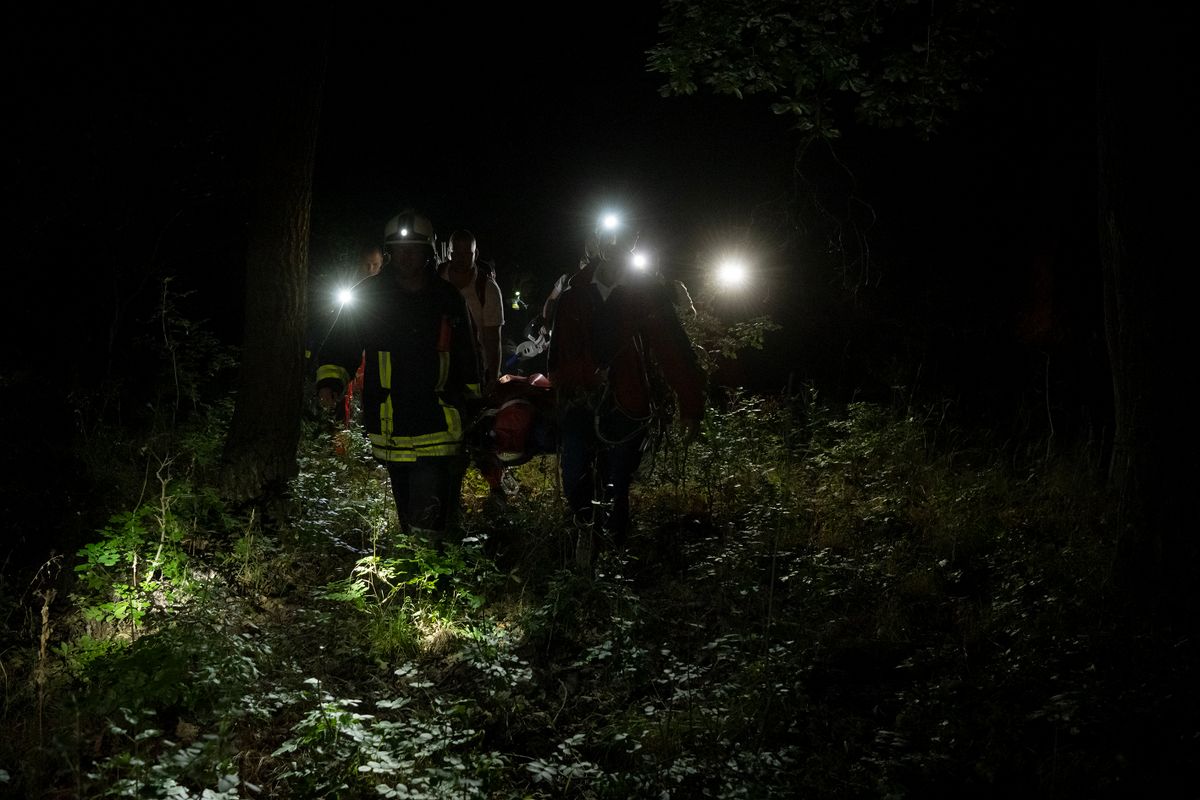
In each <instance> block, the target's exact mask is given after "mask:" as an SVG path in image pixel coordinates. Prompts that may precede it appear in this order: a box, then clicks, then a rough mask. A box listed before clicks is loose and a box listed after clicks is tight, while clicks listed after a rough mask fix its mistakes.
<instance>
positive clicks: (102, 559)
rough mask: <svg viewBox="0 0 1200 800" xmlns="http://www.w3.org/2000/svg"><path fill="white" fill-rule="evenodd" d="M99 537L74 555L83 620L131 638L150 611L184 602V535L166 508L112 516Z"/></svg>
mask: <svg viewBox="0 0 1200 800" xmlns="http://www.w3.org/2000/svg"><path fill="white" fill-rule="evenodd" d="M99 536H100V538H99V539H98V540H97V541H94V542H90V543H88V544H86V545H84V546H83V548H82V549H81V550H80V551H79V552H78V554H77V555H78V556H79V557H80V558H81V559H82V562H81V563H79V564H78V565H77V566H76V567H75V571H76V572H77V573H78V575H79V578H80V583H79V585H80V587H81V589H82V590H83V593H82V594H80V595H79V596H78V602H80V603H81V605H82V611H83V616H84V618H85V619H87V620H90V621H92V622H98V623H102V624H108V625H112V626H114V627H116V628H117V629H126V628H127V629H128V630H129V632H136V630H137V628H138V627H139V626H140V625H141V624H142V623H143V621H144V620H145V617H146V615H147V614H148V613H149V612H150V611H151V610H152V609H153V608H155V607H158V608H168V607H171V606H173V605H176V604H177V603H180V602H182V601H184V600H185V599H187V597H188V595H189V589H190V584H191V581H190V576H189V572H188V558H187V554H186V553H185V551H184V550H183V547H182V543H183V538H184V529H183V528H182V527H181V526H180V525H179V524H178V520H177V519H176V518H175V517H174V516H173V515H172V514H171V513H170V511H169V507H167V506H160V507H158V508H155V507H153V506H148V505H145V506H140V507H138V508H137V509H135V510H133V511H130V512H123V513H120V514H116V515H114V516H113V517H112V518H110V519H109V524H108V525H107V526H105V527H104V528H103V529H101V530H100V531H99Z"/></svg>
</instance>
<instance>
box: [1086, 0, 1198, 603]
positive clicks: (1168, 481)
mask: <svg viewBox="0 0 1200 800" xmlns="http://www.w3.org/2000/svg"><path fill="white" fill-rule="evenodd" d="M1103 8H1104V10H1103V11H1102V12H1101V15H1100V16H1101V20H1102V22H1101V29H1100V37H1099V41H1100V46H1099V50H1098V70H1097V71H1098V82H1097V100H1098V103H1097V111H1098V137H1099V139H1098V146H1099V176H1100V179H1099V192H1100V197H1099V201H1100V202H1099V212H1100V220H1099V221H1100V252H1101V262H1102V269H1103V272H1104V296H1105V327H1106V334H1107V340H1108V352H1109V357H1110V360H1111V366H1112V377H1113V401H1114V402H1113V406H1114V412H1115V418H1114V440H1113V455H1112V461H1111V464H1110V469H1109V480H1110V484H1111V486H1112V488H1113V489H1114V491H1115V492H1116V493H1117V497H1118V499H1119V514H1118V519H1117V522H1118V524H1119V525H1120V531H1119V533H1120V536H1121V544H1122V547H1121V557H1120V561H1119V563H1118V570H1119V573H1120V575H1121V577H1123V578H1125V579H1127V580H1126V583H1127V586H1128V587H1129V588H1130V589H1132V590H1136V591H1139V592H1143V593H1144V592H1145V590H1146V589H1150V588H1153V589H1155V590H1158V589H1168V590H1170V589H1181V588H1186V587H1187V586H1188V585H1189V584H1190V583H1191V575H1190V572H1191V568H1192V566H1193V565H1194V564H1195V554H1196V546H1195V532H1194V531H1192V530H1190V529H1189V526H1191V525H1194V523H1195V514H1194V509H1195V502H1194V500H1193V499H1192V498H1194V496H1195V490H1194V489H1193V488H1192V487H1190V486H1187V485H1186V483H1187V481H1186V479H1185V476H1186V475H1187V474H1188V473H1189V472H1190V463H1189V462H1190V460H1191V457H1192V452H1193V451H1192V449H1191V448H1190V447H1189V446H1188V443H1189V442H1190V441H1191V438H1192V435H1191V434H1189V432H1188V431H1189V429H1190V428H1191V425H1192V423H1191V422H1190V421H1189V419H1188V417H1190V416H1192V415H1190V414H1187V413H1186V411H1185V409H1184V406H1183V402H1182V398H1183V396H1184V392H1183V391H1182V389H1183V385H1182V381H1184V379H1185V377H1184V376H1185V373H1187V372H1190V370H1189V369H1188V368H1187V367H1186V366H1185V365H1186V363H1187V362H1188V361H1192V360H1194V354H1184V353H1183V348H1182V347H1181V346H1180V343H1181V337H1180V335H1179V331H1180V329H1181V327H1182V326H1181V324H1180V319H1181V315H1183V314H1184V313H1185V311H1184V301H1183V299H1182V298H1183V297H1184V296H1185V292H1184V291H1183V286H1182V285H1181V283H1180V282H1181V280H1182V279H1183V278H1184V275H1182V274H1181V271H1180V266H1181V258H1182V253H1181V252H1180V250H1179V249H1177V245H1178V243H1179V241H1180V239H1179V237H1180V231H1181V225H1182V224H1183V222H1184V221H1183V220H1182V219H1181V209H1182V208H1183V207H1185V206H1189V207H1190V206H1194V204H1193V203H1191V202H1184V203H1181V202H1180V201H1179V200H1177V199H1176V193H1175V191H1172V190H1171V189H1170V183H1171V181H1172V180H1173V179H1174V178H1175V176H1177V175H1178V174H1179V173H1180V169H1181V161H1182V158H1183V153H1184V150H1183V149H1182V148H1180V147H1179V145H1180V144H1181V142H1180V138H1179V137H1180V135H1181V134H1180V133H1178V132H1179V131H1182V130H1185V126H1184V125H1183V123H1182V120H1181V119H1180V114H1181V111H1180V110H1181V109H1183V108H1184V107H1185V105H1186V104H1185V103H1184V102H1183V95H1182V94H1180V95H1176V94H1175V93H1174V92H1175V90H1176V89H1177V88H1178V87H1179V84H1180V80H1179V77H1178V76H1179V75H1180V74H1181V72H1180V71H1181V69H1182V63H1177V62H1176V57H1177V56H1178V54H1179V51H1177V50H1175V48H1174V47H1173V42H1172V36H1173V35H1174V36H1177V35H1178V30H1179V29H1180V28H1181V27H1182V26H1179V27H1175V26H1172V25H1171V23H1170V22H1169V21H1168V20H1165V19H1156V18H1155V16H1154V14H1155V12H1154V11H1153V10H1152V9H1148V8H1146V7H1141V6H1139V7H1138V8H1136V9H1134V8H1128V7H1126V4H1125V3H1123V2H1112V3H1108V4H1105V5H1104V7H1103ZM1106 12H1107V13H1106ZM1173 28H1174V30H1175V31H1176V32H1175V33H1174V34H1173V33H1172V30H1173ZM1182 188H1184V190H1185V191H1187V190H1188V189H1189V188H1190V187H1186V186H1185V187H1182ZM1185 269H1186V271H1187V272H1192V271H1194V270H1193V267H1192V265H1191V264H1188V265H1187V267H1186V268H1185ZM1180 359H1182V360H1180ZM1188 382H1190V379H1188ZM1185 464H1186V465H1187V466H1185ZM1188 512H1191V513H1188ZM1154 593H1155V594H1158V592H1157V591H1155V592H1154Z"/></svg>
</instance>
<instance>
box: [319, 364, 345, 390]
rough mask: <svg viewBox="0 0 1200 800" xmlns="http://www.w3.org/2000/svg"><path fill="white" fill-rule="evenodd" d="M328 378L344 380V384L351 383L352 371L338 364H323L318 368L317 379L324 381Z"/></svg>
mask: <svg viewBox="0 0 1200 800" xmlns="http://www.w3.org/2000/svg"><path fill="white" fill-rule="evenodd" d="M326 378H335V379H337V380H339V381H341V382H342V386H349V385H350V373H349V372H346V370H344V369H342V368H341V367H339V366H338V365H337V364H322V365H321V366H320V367H318V368H317V381H323V380H325V379H326Z"/></svg>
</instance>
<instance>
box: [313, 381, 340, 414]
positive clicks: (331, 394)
mask: <svg viewBox="0 0 1200 800" xmlns="http://www.w3.org/2000/svg"><path fill="white" fill-rule="evenodd" d="M337 401H338V397H337V392H335V391H334V390H333V389H331V388H330V387H328V386H322V387H321V388H320V389H317V402H318V403H320V404H321V408H323V409H325V410H326V411H332V410H333V407H334V406H336V405H337Z"/></svg>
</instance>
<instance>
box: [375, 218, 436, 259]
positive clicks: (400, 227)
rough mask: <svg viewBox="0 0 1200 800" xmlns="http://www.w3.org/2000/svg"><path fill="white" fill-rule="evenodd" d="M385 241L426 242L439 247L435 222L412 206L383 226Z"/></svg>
mask: <svg viewBox="0 0 1200 800" xmlns="http://www.w3.org/2000/svg"><path fill="white" fill-rule="evenodd" d="M383 243H384V244H385V245H397V244H424V245H429V247H430V248H432V249H434V250H436V249H437V243H436V237H435V236H434V233H433V223H432V222H430V221H429V217H427V216H425V215H424V214H422V213H420V212H419V211H414V210H413V209H411V208H407V209H405V210H404V211H401V212H400V213H399V214H397V215H396V216H394V217H392V218H391V219H389V220H388V222H387V225H385V226H384V228H383Z"/></svg>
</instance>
